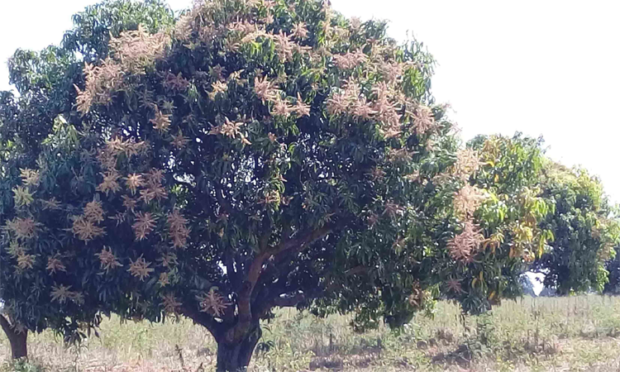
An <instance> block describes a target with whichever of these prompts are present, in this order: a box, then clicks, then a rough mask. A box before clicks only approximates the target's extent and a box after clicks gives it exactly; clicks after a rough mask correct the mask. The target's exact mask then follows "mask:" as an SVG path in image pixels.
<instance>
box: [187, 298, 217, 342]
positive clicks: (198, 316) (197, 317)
mask: <svg viewBox="0 0 620 372" xmlns="http://www.w3.org/2000/svg"><path fill="white" fill-rule="evenodd" d="M180 313H181V314H182V315H184V316H186V317H188V318H190V319H191V320H193V321H194V322H196V323H198V324H200V325H201V326H203V327H205V328H206V329H208V330H209V332H211V334H212V335H213V338H215V340H216V341H217V342H220V340H221V338H222V336H223V333H224V328H223V326H222V325H220V324H219V323H217V322H216V321H215V319H213V318H212V317H211V316H209V315H208V314H206V313H203V312H200V311H197V310H195V309H193V308H190V307H187V306H183V307H181V309H180Z"/></svg>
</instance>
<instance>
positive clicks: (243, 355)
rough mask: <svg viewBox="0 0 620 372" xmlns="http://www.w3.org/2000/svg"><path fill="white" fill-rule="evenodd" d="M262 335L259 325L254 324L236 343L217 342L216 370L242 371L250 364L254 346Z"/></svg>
mask: <svg viewBox="0 0 620 372" xmlns="http://www.w3.org/2000/svg"><path fill="white" fill-rule="evenodd" d="M261 335H262V332H261V329H260V326H259V325H256V326H255V327H254V328H253V329H252V330H251V331H250V332H249V333H248V334H247V335H246V337H245V338H244V339H243V340H241V341H240V342H238V343H235V344H229V343H224V342H220V343H218V344H217V369H216V371H217V372H244V371H246V370H247V368H248V366H249V365H250V360H251V359H252V354H253V353H254V348H255V347H256V344H258V340H260V338H261Z"/></svg>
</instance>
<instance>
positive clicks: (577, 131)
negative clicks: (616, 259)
mask: <svg viewBox="0 0 620 372" xmlns="http://www.w3.org/2000/svg"><path fill="white" fill-rule="evenodd" d="M96 2H97V1H96V0H95V1H93V0H62V1H50V0H29V1H10V0H0V35H3V36H2V38H1V39H0V61H2V63H3V65H2V66H0V89H2V90H4V89H8V88H9V85H8V75H7V68H6V60H7V59H8V58H9V57H10V56H11V55H12V53H13V51H14V50H15V49H16V48H18V47H21V48H24V49H34V50H38V49H41V48H43V47H45V46H46V45H49V44H52V43H58V42H60V40H61V37H62V34H63V31H64V30H66V29H68V28H70V27H71V15H72V14H73V13H75V12H77V11H79V10H81V9H82V8H83V7H84V6H86V5H89V4H93V3H96ZM190 3H191V0H169V4H170V5H171V6H172V7H173V8H174V9H182V8H184V7H187V6H189V4H190ZM332 4H333V7H334V8H335V9H336V10H338V11H340V12H341V13H343V14H345V15H346V16H358V17H360V18H362V19H369V18H375V19H387V20H389V21H390V32H389V33H390V35H391V36H393V37H395V38H398V39H403V38H404V37H405V34H406V31H407V30H411V31H413V34H414V35H415V37H416V38H418V39H419V40H421V41H423V42H424V43H425V44H426V45H427V46H428V49H429V51H430V52H431V53H432V54H433V55H434V56H435V57H436V59H437V60H438V61H439V66H438V68H437V69H436V77H435V79H434V80H433V91H434V93H435V96H436V97H437V98H438V100H439V101H441V102H448V103H450V104H451V105H452V107H453V109H454V113H453V114H452V117H453V118H454V119H455V120H456V121H457V122H458V124H459V126H460V127H461V128H462V130H463V136H464V137H465V138H466V139H469V138H471V137H472V136H474V135H476V134H479V133H481V134H492V133H503V134H509V135H510V134H513V133H514V132H515V131H517V130H519V131H522V132H524V133H525V134H528V135H530V136H539V135H543V136H544V137H545V140H546V143H547V145H548V146H549V148H550V151H549V154H550V155H551V156H552V157H553V158H554V159H556V160H559V161H561V162H563V163H564V164H566V165H569V166H570V165H576V164H581V165H583V166H585V167H586V168H587V169H589V170H590V171H591V172H592V173H593V174H596V175H598V176H599V177H600V178H601V179H602V180H603V183H604V184H605V187H606V190H607V192H608V193H609V194H610V195H611V196H612V198H613V200H615V201H618V202H620V172H618V170H617V168H616V166H617V163H618V162H619V161H620V159H618V160H617V159H616V154H617V152H616V151H617V147H616V146H618V147H620V136H619V134H620V116H618V115H615V114H614V113H615V111H617V110H614V109H613V107H616V108H617V107H618V104H619V103H620V50H619V49H618V46H619V45H620V22H617V15H618V14H620V2H618V1H615V0H607V1H603V0H590V1H572V0H545V1H536V0H520V1H512V2H508V1H496V0H495V1H493V0H488V1H480V0H477V1H473V0H469V1H460V0H453V1H447V0H434V1H422V0H332Z"/></svg>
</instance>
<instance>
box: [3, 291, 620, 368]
mask: <svg viewBox="0 0 620 372" xmlns="http://www.w3.org/2000/svg"><path fill="white" fill-rule="evenodd" d="M349 320H350V318H349V317H347V316H331V317H328V318H326V319H318V318H315V317H312V316H310V315H308V314H299V313H296V312H295V311H292V310H284V311H279V312H278V313H277V317H276V319H275V320H274V321H272V322H271V323H270V324H265V325H264V331H263V339H262V342H261V343H260V344H259V346H258V349H257V352H256V354H255V358H254V363H253V366H252V370H254V371H261V372H262V371H306V370H330V369H332V370H344V371H375V370H381V371H410V370H417V371H444V370H450V371H465V370H467V371H588V372H594V371H620V298H615V297H614V298H610V297H601V296H580V297H570V298H537V299H532V298H525V299H523V300H520V301H517V302H505V303H504V304H503V305H502V306H499V307H497V308H496V309H494V310H493V312H492V313H490V314H488V315H484V316H480V317H469V316H468V317H464V318H462V317H461V316H460V313H459V309H458V307H457V306H455V305H453V304H450V303H446V302H441V303H439V304H438V307H437V311H436V314H435V316H434V318H432V319H431V318H427V317H423V316H418V317H416V318H415V319H414V320H413V322H411V323H410V324H408V325H407V326H406V327H405V328H404V329H402V330H401V332H399V333H395V332H392V331H390V330H389V329H387V328H385V327H380V328H379V329H377V330H374V331H370V332H367V333H364V334H356V333H354V332H353V331H352V329H351V328H350V327H348V322H349ZM0 343H1V344H2V345H0V358H4V359H7V358H8V352H9V350H8V342H7V341H6V339H4V338H3V337H2V338H0ZM215 351H216V345H215V343H214V342H213V340H212V338H211V336H210V335H209V334H208V333H207V332H206V331H205V330H204V329H203V328H201V327H200V326H194V325H193V324H192V323H191V322H189V321H186V320H181V321H179V322H168V323H165V324H148V323H133V322H129V323H125V324H123V325H120V322H119V319H118V318H112V319H111V320H109V321H106V322H104V324H103V325H102V328H101V330H100V337H98V338H97V337H93V338H91V339H88V340H86V341H85V342H84V343H82V344H81V345H79V346H71V347H65V346H64V345H63V344H62V342H61V341H60V340H58V339H57V338H55V337H54V335H53V334H51V333H49V332H44V333H43V334H40V335H36V336H34V337H31V338H30V353H31V363H30V364H27V365H19V366H11V365H9V364H8V363H6V364H5V367H4V368H5V370H19V371H32V372H35V371H41V370H45V371H106V372H107V371H191V372H195V371H200V370H203V371H211V370H213V367H214V362H215V355H214V354H215Z"/></svg>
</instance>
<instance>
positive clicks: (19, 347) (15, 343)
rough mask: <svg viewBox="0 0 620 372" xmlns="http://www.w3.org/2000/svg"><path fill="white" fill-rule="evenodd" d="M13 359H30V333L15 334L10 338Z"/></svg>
mask: <svg viewBox="0 0 620 372" xmlns="http://www.w3.org/2000/svg"><path fill="white" fill-rule="evenodd" d="M9 342H10V343H11V355H12V356H13V359H21V358H28V333H26V332H24V333H15V334H14V335H13V336H11V337H9Z"/></svg>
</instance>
